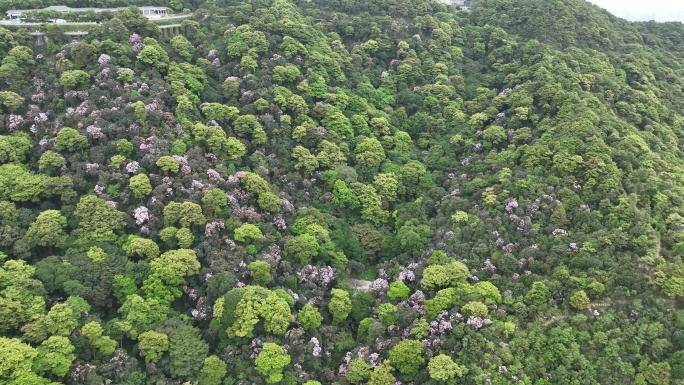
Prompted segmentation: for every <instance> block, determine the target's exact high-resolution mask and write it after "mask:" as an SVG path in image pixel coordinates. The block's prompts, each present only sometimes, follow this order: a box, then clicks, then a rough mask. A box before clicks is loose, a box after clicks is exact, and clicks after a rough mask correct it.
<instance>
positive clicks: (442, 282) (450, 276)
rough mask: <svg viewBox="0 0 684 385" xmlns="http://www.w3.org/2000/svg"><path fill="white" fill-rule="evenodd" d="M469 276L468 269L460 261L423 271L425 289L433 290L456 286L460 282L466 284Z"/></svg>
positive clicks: (427, 268) (430, 267) (429, 267)
mask: <svg viewBox="0 0 684 385" xmlns="http://www.w3.org/2000/svg"><path fill="white" fill-rule="evenodd" d="M469 275H470V270H468V267H467V266H466V265H464V264H463V263H461V262H458V261H451V262H449V263H447V264H445V265H430V266H428V267H426V268H425V270H423V287H425V288H426V289H429V290H432V289H435V288H439V287H447V286H455V285H456V284H457V283H459V282H465V280H466V279H467V278H468V276H469Z"/></svg>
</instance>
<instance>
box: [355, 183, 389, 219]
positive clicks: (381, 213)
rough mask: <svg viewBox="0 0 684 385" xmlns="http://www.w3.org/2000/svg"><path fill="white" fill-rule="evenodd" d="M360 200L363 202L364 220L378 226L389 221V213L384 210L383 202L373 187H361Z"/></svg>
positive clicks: (362, 212)
mask: <svg viewBox="0 0 684 385" xmlns="http://www.w3.org/2000/svg"><path fill="white" fill-rule="evenodd" d="M358 198H359V201H360V202H361V218H362V219H364V220H367V221H370V222H373V224H375V225H376V226H377V225H380V224H382V223H385V222H386V221H387V219H388V218H389V213H388V212H387V211H386V210H383V209H382V200H381V199H380V196H379V195H378V193H377V191H376V190H375V188H374V187H373V186H371V185H363V186H361V188H360V190H359V192H358Z"/></svg>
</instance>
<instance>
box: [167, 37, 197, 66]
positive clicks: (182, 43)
mask: <svg viewBox="0 0 684 385" xmlns="http://www.w3.org/2000/svg"><path fill="white" fill-rule="evenodd" d="M171 47H172V48H173V50H174V51H176V53H177V54H178V56H180V57H182V58H183V59H185V60H186V61H190V59H192V54H193V52H194V51H195V46H193V45H192V43H190V41H189V40H188V39H186V38H185V36H183V35H176V36H174V37H172V38H171Z"/></svg>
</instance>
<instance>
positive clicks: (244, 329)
mask: <svg viewBox="0 0 684 385" xmlns="http://www.w3.org/2000/svg"><path fill="white" fill-rule="evenodd" d="M226 306H228V305H226ZM234 309H235V310H234V313H233V314H234V322H233V324H232V327H231V331H232V333H234V334H235V335H236V336H238V337H251V336H253V330H254V326H255V325H256V324H257V323H258V322H259V319H260V318H261V319H263V321H264V330H266V331H267V332H268V333H271V334H275V335H283V334H285V331H286V330H287V327H288V326H289V325H290V323H291V322H293V321H294V316H293V315H292V313H291V312H290V306H289V304H288V303H287V301H286V300H284V299H283V298H281V297H280V296H278V295H277V294H276V293H275V292H273V291H271V290H268V289H265V288H263V287H259V286H248V287H246V289H245V290H244V291H243V294H242V296H241V297H240V299H239V302H237V305H236V306H235V308H234ZM224 316H225V314H224ZM231 318H232V317H231Z"/></svg>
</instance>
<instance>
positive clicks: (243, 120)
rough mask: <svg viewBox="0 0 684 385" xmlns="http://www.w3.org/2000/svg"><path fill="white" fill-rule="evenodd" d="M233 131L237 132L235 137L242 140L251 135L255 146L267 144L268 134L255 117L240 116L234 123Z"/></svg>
mask: <svg viewBox="0 0 684 385" xmlns="http://www.w3.org/2000/svg"><path fill="white" fill-rule="evenodd" d="M233 131H235V135H237V136H238V137H242V138H244V137H248V136H249V135H251V136H252V144H254V145H257V146H258V145H261V144H264V143H266V133H265V132H264V129H263V128H262V127H261V123H259V121H258V120H257V118H256V117H255V116H254V115H240V116H238V117H237V118H236V119H235V122H233Z"/></svg>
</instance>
